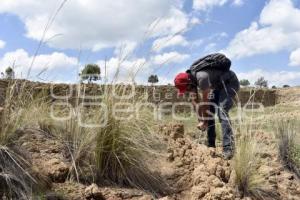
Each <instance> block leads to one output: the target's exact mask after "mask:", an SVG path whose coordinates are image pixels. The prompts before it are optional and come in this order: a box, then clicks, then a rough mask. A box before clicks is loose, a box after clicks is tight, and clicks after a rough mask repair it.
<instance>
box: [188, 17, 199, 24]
mask: <svg viewBox="0 0 300 200" xmlns="http://www.w3.org/2000/svg"><path fill="white" fill-rule="evenodd" d="M190 23H191V24H192V25H197V24H201V20H200V19H199V18H197V17H193V18H192V19H191V20H190Z"/></svg>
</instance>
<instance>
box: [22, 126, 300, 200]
mask: <svg viewBox="0 0 300 200" xmlns="http://www.w3.org/2000/svg"><path fill="white" fill-rule="evenodd" d="M160 133H161V134H162V136H163V138H164V140H165V142H166V144H167V148H166V151H165V152H161V153H162V154H164V155H166V156H165V157H157V158H153V159H154V160H152V166H153V170H154V171H159V172H160V174H161V175H162V176H163V177H164V178H165V179H166V181H167V182H168V184H169V186H170V187H171V188H172V189H173V190H172V191H173V192H172V194H169V195H168V196H165V197H163V196H162V197H160V199H161V200H197V199H211V200H214V199H221V200H231V199H242V198H241V197H240V195H239V192H238V191H237V189H236V186H235V172H234V171H233V169H232V161H226V160H223V159H222V156H221V152H222V151H221V148H217V149H212V148H207V147H206V146H205V145H202V144H199V143H198V142H196V141H195V140H193V139H192V138H190V137H188V136H185V135H184V127H183V125H181V124H173V125H165V126H161V127H160ZM257 137H258V138H259V141H260V142H261V143H262V144H263V145H264V147H265V149H262V151H261V153H260V154H259V156H260V157H261V158H262V163H261V165H260V167H259V168H258V169H257V171H258V173H260V174H261V175H262V176H263V177H264V178H265V180H266V183H267V184H268V185H269V186H270V187H271V188H272V189H273V190H274V191H276V193H277V194H278V196H279V199H295V200H297V199H300V181H299V180H298V179H297V178H296V177H295V175H293V174H292V173H290V172H288V171H287V170H285V169H284V167H283V166H282V165H281V163H280V162H279V161H278V158H277V154H276V151H275V150H274V148H275V147H274V146H275V145H274V141H273V139H272V137H271V136H270V135H267V134H264V133H257ZM18 145H19V146H20V147H21V148H22V150H23V152H27V154H28V155H30V156H29V157H30V160H31V162H32V164H33V166H34V167H35V171H37V172H38V173H39V174H40V176H43V177H45V180H46V182H47V186H46V187H47V189H48V192H47V193H46V199H49V200H59V199H68V200H84V199H90V200H102V199H103V200H121V199H134V200H150V199H155V198H154V197H153V196H151V195H150V194H147V193H146V192H144V191H140V190H136V189H129V188H118V187H99V186H97V185H96V184H91V185H84V184H81V183H77V182H75V181H71V180H69V179H68V178H67V177H68V174H69V171H70V168H71V163H70V159H69V158H68V156H67V155H68V153H67V149H66V147H65V146H64V145H63V144H62V143H60V142H59V140H57V139H56V138H55V137H53V136H51V135H49V134H47V133H43V132H40V131H36V130H26V131H23V132H22V133H21V135H20V137H19V139H18ZM273 147H274V148H273ZM244 199H251V198H244Z"/></svg>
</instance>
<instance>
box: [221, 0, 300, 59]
mask: <svg viewBox="0 0 300 200" xmlns="http://www.w3.org/2000/svg"><path fill="white" fill-rule="evenodd" d="M298 19H300V9H298V8H296V7H295V6H294V5H293V2H292V1H291V0H271V1H270V2H269V3H268V4H266V6H265V7H264V9H263V10H262V12H261V14H260V18H259V21H258V22H253V23H252V24H251V26H250V27H249V28H247V29H245V30H242V31H241V32H239V33H237V34H236V35H235V37H234V39H233V40H232V41H231V42H230V44H229V46H228V47H227V48H226V49H225V50H224V52H225V53H226V54H228V55H229V56H230V57H235V58H242V57H248V56H253V55H256V54H264V53H274V52H278V51H281V50H289V51H290V50H294V49H296V48H299V47H300V23H299V20H298Z"/></svg>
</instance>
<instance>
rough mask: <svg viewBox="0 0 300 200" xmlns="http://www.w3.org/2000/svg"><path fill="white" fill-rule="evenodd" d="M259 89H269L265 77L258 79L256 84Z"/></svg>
mask: <svg viewBox="0 0 300 200" xmlns="http://www.w3.org/2000/svg"><path fill="white" fill-rule="evenodd" d="M254 84H255V85H256V86H257V87H260V88H267V87H268V81H267V80H265V78H264V77H260V78H258V79H257V81H256V82H255V83H254Z"/></svg>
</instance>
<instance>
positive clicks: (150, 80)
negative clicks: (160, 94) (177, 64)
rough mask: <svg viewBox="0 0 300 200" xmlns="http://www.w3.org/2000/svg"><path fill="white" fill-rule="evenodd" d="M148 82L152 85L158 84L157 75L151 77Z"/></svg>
mask: <svg viewBox="0 0 300 200" xmlns="http://www.w3.org/2000/svg"><path fill="white" fill-rule="evenodd" d="M148 82H149V83H151V84H152V85H153V84H155V83H158V77H157V75H151V76H149V78H148Z"/></svg>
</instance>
